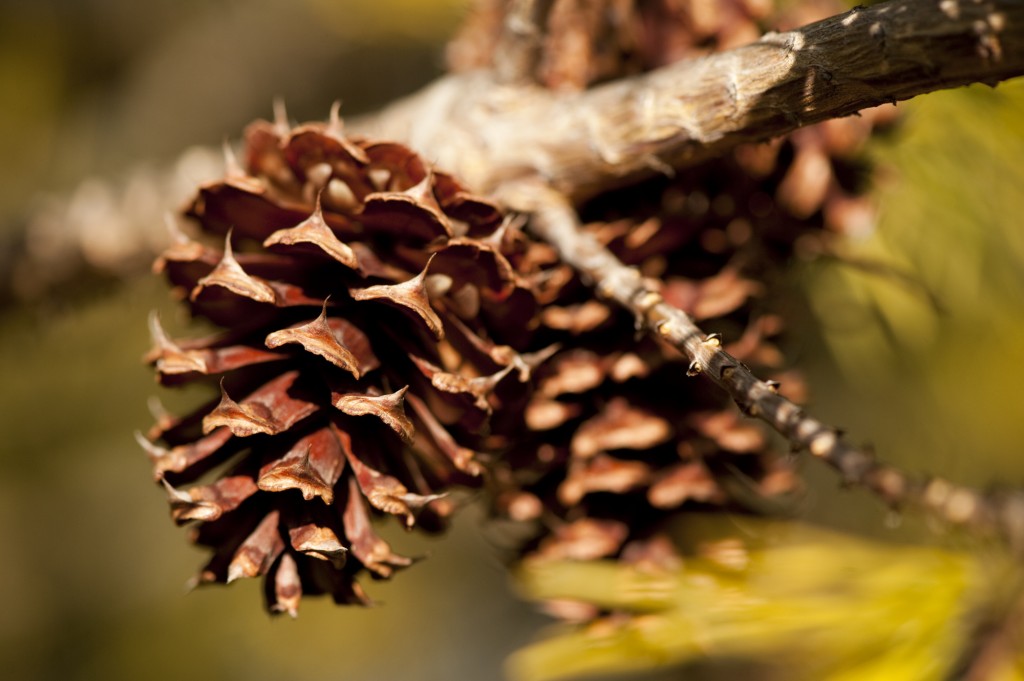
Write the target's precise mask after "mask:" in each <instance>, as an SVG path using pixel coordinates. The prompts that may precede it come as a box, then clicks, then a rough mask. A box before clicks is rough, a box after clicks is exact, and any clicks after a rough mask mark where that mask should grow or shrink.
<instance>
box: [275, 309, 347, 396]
mask: <svg viewBox="0 0 1024 681" xmlns="http://www.w3.org/2000/svg"><path fill="white" fill-rule="evenodd" d="M288 343H296V344H298V345H301V346H302V347H303V348H305V349H306V350H307V351H308V352H311V353H313V354H314V355H319V356H320V357H323V358H324V359H326V360H327V361H328V362H330V363H331V364H333V365H334V366H336V367H338V368H340V369H344V370H345V371H348V372H349V373H351V374H352V375H353V376H354V377H355V378H359V375H360V371H359V360H358V359H357V358H356V356H355V355H354V354H352V352H351V351H350V350H349V349H348V348H347V347H345V346H344V345H343V344H342V342H341V341H340V340H338V338H337V336H336V335H335V334H334V331H333V330H332V329H331V327H330V326H329V325H328V323H327V302H326V301H325V302H324V307H323V310H322V311H321V312H320V316H319V317H317V318H316V319H314V320H313V321H311V322H309V323H308V324H302V325H300V326H294V327H291V328H288V329H281V330H280V331H275V332H273V333H272V334H270V335H269V336H267V339H266V344H267V347H268V348H278V347H281V346H282V345H285V344H288Z"/></svg>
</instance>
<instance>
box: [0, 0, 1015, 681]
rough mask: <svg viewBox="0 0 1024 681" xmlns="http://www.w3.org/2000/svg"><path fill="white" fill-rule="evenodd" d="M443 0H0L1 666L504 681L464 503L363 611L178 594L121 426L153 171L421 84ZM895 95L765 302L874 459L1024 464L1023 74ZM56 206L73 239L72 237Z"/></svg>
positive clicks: (189, 166)
mask: <svg viewBox="0 0 1024 681" xmlns="http://www.w3.org/2000/svg"><path fill="white" fill-rule="evenodd" d="M464 11H465V2H464V1H463V0H431V1H430V2H423V1H422V0H376V1H373V0H293V1H291V2H285V1H284V0H217V1H215V2H209V1H203V2H201V1H200V0H173V1H172V0H149V1H148V2H146V3H138V2H131V1H129V0H35V1H33V2H23V1H19V0H2V1H0V92H3V93H4V97H3V105H2V106H0V280H2V284H0V301H2V307H0V433H2V440H0V547H2V549H0V604H2V606H0V669H2V670H3V675H4V677H5V678H8V679H18V680H20V679H26V680H27V679H57V678H59V679H67V680H73V679H95V678H105V679H122V678H123V679H134V678H141V677H143V676H144V675H145V677H147V678H153V679H163V678H167V679H170V678H182V677H183V676H188V677H190V678H218V679H247V680H248V681H257V680H259V679H277V678H291V679H305V678H309V679H312V678H317V679H322V678H345V679H347V680H349V681H363V680H376V679H383V680H388V679H417V680H423V681H430V680H433V679H437V680H439V681H440V680H441V679H452V678H462V679H480V680H488V679H499V678H501V675H502V671H501V670H502V665H503V660H504V659H505V658H506V657H507V656H508V655H509V654H510V653H511V652H512V651H514V650H516V649H517V648H519V647H521V646H522V645H524V644H526V643H527V642H528V641H530V640H532V639H533V638H534V637H535V636H537V634H538V632H539V631H540V628H541V627H542V626H543V625H544V624H545V622H547V620H546V619H544V618H543V617H541V616H540V615H538V614H536V613H535V612H534V610H533V608H532V607H531V606H530V605H528V604H526V603H524V602H523V601H521V600H519V599H518V598H516V596H515V594H514V592H513V589H512V587H511V586H510V583H509V579H508V577H507V574H506V572H505V570H504V568H503V566H502V564H501V562H500V559H499V556H498V553H497V552H496V551H495V550H494V548H493V547H492V546H491V545H490V544H489V542H488V539H487V538H486V537H485V535H484V534H483V533H482V532H481V525H482V524H483V521H482V518H481V516H480V514H479V513H477V512H475V511H473V510H470V511H467V512H465V513H463V514H462V516H461V518H460V519H459V520H458V521H457V522H456V525H455V529H454V531H453V532H452V533H451V534H450V535H449V536H448V537H446V538H444V540H443V542H442V541H440V540H429V539H423V538H420V537H418V536H413V535H403V534H401V533H398V534H395V533H392V534H391V535H390V536H389V538H390V539H392V540H393V542H394V543H395V545H396V548H397V549H398V550H399V551H401V552H403V553H406V554H421V555H429V556H430V559H429V560H427V561H424V562H423V563H421V564H420V565H418V566H417V567H415V568H414V569H413V570H410V571H409V572H408V573H406V574H403V575H402V576H401V578H399V579H397V580H395V581H394V583H372V584H368V585H367V586H368V589H369V591H370V594H371V595H372V596H373V597H374V598H375V599H377V600H379V601H382V602H383V603H384V604H385V605H384V607H380V608H375V609H372V610H370V611H363V610H354V609H345V608H337V607H334V606H333V605H330V604H329V603H326V602H320V601H316V600H314V599H309V600H307V601H304V603H303V609H302V613H301V616H300V618H299V619H298V620H297V621H295V622H292V621H286V620H284V619H274V620H271V619H270V618H269V617H268V616H266V615H265V614H264V613H263V612H262V610H261V609H260V607H259V604H258V603H259V596H258V593H257V592H258V585H257V584H254V583H253V584H236V585H233V586H232V587H230V588H218V589H205V590H201V591H199V592H197V593H193V594H190V595H188V596H185V595H184V594H185V588H184V584H185V581H186V580H187V579H188V577H189V576H191V575H192V574H193V572H194V570H195V569H196V568H197V567H198V566H199V565H200V564H201V563H202V562H203V556H202V555H201V553H199V552H197V551H195V550H193V549H191V548H189V547H188V546H187V543H186V541H185V537H184V533H183V532H182V531H180V530H179V529H176V528H175V527H173V525H172V524H171V523H170V522H168V519H167V511H166V503H165V500H164V498H163V494H162V493H161V492H159V490H157V489H154V488H152V487H151V486H150V485H149V484H148V481H149V480H150V479H151V478H150V465H149V462H148V461H147V459H146V457H145V456H144V455H143V454H142V452H141V451H140V450H139V449H138V447H137V445H136V444H135V442H134V440H133V438H132V432H133V431H134V430H136V429H140V428H142V429H144V428H146V427H147V426H148V425H149V423H150V416H149V413H148V411H147V407H146V402H147V398H148V397H149V396H150V395H152V394H154V393H155V392H156V386H155V385H154V383H153V380H152V377H151V373H150V372H149V371H148V370H147V369H146V368H145V367H144V366H142V364H141V362H140V357H141V355H142V353H143V352H144V351H145V349H146V348H147V347H148V344H149V340H148V334H147V331H146V324H145V320H146V315H147V313H148V312H149V311H150V310H151V309H154V308H157V309H161V310H162V311H163V312H164V314H165V315H171V316H173V315H176V314H178V312H176V311H175V308H174V306H172V305H170V303H169V302H168V300H167V296H166V290H165V287H164V285H163V283H162V282H160V281H158V280H156V279H155V278H154V277H151V276H149V275H148V273H147V266H148V262H147V261H148V256H147V255H140V256H132V255H131V254H132V253H142V252H144V251H145V248H143V247H140V244H142V245H145V244H146V243H150V242H152V243H156V242H157V241H158V240H159V239H160V238H162V235H163V225H162V224H160V223H159V221H155V222H156V223H155V224H154V221H153V220H151V219H149V217H148V216H151V214H152V210H151V208H152V205H153V204H154V202H157V203H159V202H161V201H165V197H163V196H160V195H159V194H157V195H154V192H160V191H164V192H172V193H173V192H180V197H178V198H180V199H184V197H185V196H187V195H188V193H189V191H191V189H192V188H193V187H194V186H195V185H196V184H197V183H199V182H200V181H202V180H204V179H207V178H210V177H214V176H216V175H217V174H218V173H219V164H220V162H221V161H220V156H219V152H216V151H214V152H211V151H210V149H214V150H216V149H217V148H218V147H219V145H220V144H221V143H222V141H223V140H225V139H237V138H238V136H239V135H240V133H241V130H242V128H243V127H244V125H245V124H246V123H247V122H248V121H250V120H252V119H254V118H257V117H269V116H270V115H271V102H272V100H273V98H275V97H280V98H282V99H283V100H284V101H285V102H286V103H287V106H288V112H289V115H290V116H291V117H292V118H293V119H297V120H311V119H322V118H324V117H325V116H326V114H327V111H328V109H329V107H330V104H331V102H332V101H334V100H336V99H340V100H341V101H342V102H343V105H342V112H343V115H354V114H358V113H360V112H364V111H369V110H372V109H373V108H375V107H377V106H380V105H381V104H383V103H385V102H387V101H389V100H391V99H394V98H396V97H398V96H401V95H402V94H405V93H408V92H411V91H413V90H414V89H416V88H417V87H418V86H419V85H421V84H424V83H426V82H428V81H429V80H430V79H432V78H434V77H436V76H437V75H438V74H439V73H441V71H442V67H443V54H442V51H443V43H444V41H445V39H446V38H447V37H448V36H449V35H450V34H451V32H452V31H453V30H454V27H455V26H456V25H457V24H458V21H459V18H460V16H462V14H463V13H464ZM899 108H900V109H901V110H902V111H904V114H905V116H904V120H903V123H902V124H901V126H900V127H899V129H898V130H897V131H896V132H895V133H894V134H892V135H890V136H888V137H886V138H885V139H884V140H880V141H878V142H875V143H874V144H873V146H872V147H871V151H870V153H871V154H872V156H873V157H874V158H875V160H876V162H877V163H878V164H879V167H880V172H879V173H878V175H877V179H876V187H875V188H874V194H875V196H876V197H877V200H878V205H879V207H880V212H879V215H880V224H879V227H878V229H877V230H876V231H873V232H870V233H865V234H863V235H860V236H858V237H856V238H855V239H853V240H851V241H850V242H848V243H846V244H844V245H843V246H842V248H841V249H840V251H839V252H838V253H837V255H836V257H830V258H820V259H816V260H814V261H808V262H797V263H794V266H793V270H792V276H791V279H790V281H789V283H788V286H789V287H790V288H789V290H787V291H785V292H783V293H784V295H780V299H784V300H787V301H788V303H787V304H788V309H787V314H788V316H789V317H790V319H791V320H792V322H791V324H792V328H793V329H794V333H793V335H792V344H791V347H790V348H789V351H790V354H791V356H792V358H793V359H794V361H795V363H796V364H798V365H799V366H800V367H801V369H803V370H804V372H805V373H806V375H807V379H808V382H809V384H810V387H811V404H812V406H813V408H814V410H815V411H816V413H817V414H818V415H819V416H820V418H822V419H823V420H826V421H831V422H834V423H837V424H838V425H841V426H844V427H845V428H846V429H847V430H848V431H849V433H851V435H852V436H853V438H854V439H855V440H860V441H867V440H870V441H871V442H872V443H873V444H874V445H875V446H876V447H877V449H878V451H879V453H880V454H881V455H882V456H883V457H884V458H885V459H887V460H889V461H890V462H892V463H895V464H898V465H900V466H903V467H906V468H908V469H911V470H921V471H927V472H930V473H934V474H939V475H943V476H945V477H948V478H951V479H954V480H957V481H960V482H963V483H969V484H975V485H982V486H984V485H987V484H989V483H993V482H999V483H1003V484H1008V485H1019V484H1024V455H1022V453H1021V451H1020V443H1021V442H1024V414H1022V412H1024V399H1022V397H1021V395H1022V393H1021V389H1020V386H1021V385H1022V381H1024V224H1022V222H1024V191H1022V188H1024V165H1022V164H1021V163H1020V159H1022V158H1024V84H1022V83H1020V82H1017V83H1009V84H1005V85H1002V86H1000V87H999V88H997V89H994V90H993V89H989V88H982V87H972V88H968V89H962V90H957V91H953V92H945V93H939V94H935V95H931V96H928V97H925V98H922V99H919V100H915V101H914V102H911V103H907V104H901V105H900V107H899ZM189 149H191V151H188V152H187V153H186V150H189ZM131 183H135V184H134V185H132V184H131ZM126 186H132V187H134V190H132V191H127V192H126V191H123V188H124V187H126ZM72 214H73V215H75V216H77V217H76V218H75V219H76V220H78V223H77V224H78V227H80V228H81V229H84V230H85V231H86V232H88V230H93V234H94V236H95V238H94V239H92V240H90V243H91V244H92V246H91V247H90V248H91V249H92V250H87V251H86V252H84V253H80V252H78V251H76V248H77V243H78V242H77V241H75V240H76V239H78V238H79V236H78V234H80V233H81V231H79V232H76V234H75V235H73V236H69V233H70V231H71V230H70V229H69V220H70V218H69V217H68V216H69V215H72ZM143 215H145V216H147V218H146V220H147V222H146V223H145V224H140V222H139V221H138V218H137V217H136V216H143ZM76 229H77V227H76ZM126 254H127V255H126ZM86 264H88V265H90V267H88V268H86V267H84V265H86ZM161 397H162V398H163V399H165V401H166V403H167V404H168V405H169V406H170V407H172V408H174V407H175V406H177V405H179V404H185V403H187V402H188V398H187V397H185V398H183V397H182V396H180V395H174V394H164V395H161ZM176 400H177V401H176ZM805 470H806V473H807V476H808V480H809V484H808V489H809V491H808V494H807V496H806V499H805V500H804V501H803V502H802V506H801V508H800V509H799V511H800V514H801V515H802V516H803V517H805V518H807V519H809V520H811V521H813V522H814V523H816V524H820V525H823V526H826V527H831V528H836V529H840V530H843V531H847V532H851V533H856V534H858V535H862V536H870V537H873V538H875V539H879V540H881V541H884V542H893V543H900V544H918V543H924V544H930V545H938V546H941V547H943V548H946V549H950V550H954V551H958V552H964V553H966V554H968V555H971V554H979V555H980V554H981V553H983V552H984V551H987V550H989V548H990V547H985V546H979V545H978V542H977V540H974V539H972V538H970V537H962V536H950V535H948V534H945V533H943V532H942V531H941V528H938V530H939V531H936V528H931V527H928V526H927V523H924V522H922V521H920V520H919V519H916V518H913V517H906V518H901V517H896V516H892V515H890V514H887V513H886V512H885V511H884V509H882V508H881V506H880V504H878V503H877V502H875V501H874V500H872V499H870V498H867V497H866V496H865V495H863V494H859V493H858V492H856V491H838V490H837V484H836V481H835V478H834V476H833V475H832V473H831V471H827V470H820V469H819V467H817V466H814V465H813V464H812V463H811V464H808V465H807V466H806V469H805ZM651 678H654V677H651ZM657 678H666V679H667V678H680V677H679V675H678V673H676V672H671V673H667V674H666V675H664V676H658V677H657ZM687 678H692V677H687Z"/></svg>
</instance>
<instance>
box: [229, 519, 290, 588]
mask: <svg viewBox="0 0 1024 681" xmlns="http://www.w3.org/2000/svg"><path fill="white" fill-rule="evenodd" d="M279 519H280V514H279V512H278V511H271V512H270V513H268V514H267V515H266V517H265V518H263V520H261V521H260V524H259V525H257V526H256V529H255V530H253V531H252V533H251V534H250V535H249V536H248V537H246V538H245V541H243V542H242V544H241V546H239V547H238V550H236V551H235V554H234V556H233V557H232V558H231V563H230V564H228V575H227V582H228V584H230V583H231V582H233V581H235V580H236V579H241V578H243V577H259V576H261V575H265V574H267V572H268V571H269V570H270V566H271V565H273V563H274V561H275V560H277V557H278V556H280V555H281V552H282V551H284V540H283V539H281V533H280V531H279V530H278V522H279Z"/></svg>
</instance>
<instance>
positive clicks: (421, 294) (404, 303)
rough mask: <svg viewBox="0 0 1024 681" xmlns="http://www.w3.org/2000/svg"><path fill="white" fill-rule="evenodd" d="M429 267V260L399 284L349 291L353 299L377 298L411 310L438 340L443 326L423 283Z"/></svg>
mask: <svg viewBox="0 0 1024 681" xmlns="http://www.w3.org/2000/svg"><path fill="white" fill-rule="evenodd" d="M433 258H434V256H431V260H433ZM429 269H430V260H428V261H427V265H426V267H424V268H423V271H422V272H420V273H419V274H417V275H416V276H415V277H413V278H412V279H410V280H408V281H404V282H402V283H401V284H391V285H385V284H381V285H378V286H370V287H369V288H357V289H351V290H350V291H349V293H350V294H351V295H352V297H353V298H354V299H355V300H379V301H382V302H386V303H389V304H391V305H395V306H397V307H400V308H402V309H405V310H408V311H409V312H412V313H413V314H415V315H416V316H417V317H419V318H420V319H421V320H423V323H424V324H426V325H427V328H428V329H430V332H431V333H433V334H434V336H435V337H436V338H437V339H438V340H441V339H443V338H444V326H443V325H442V323H441V318H440V317H438V316H437V313H436V312H434V308H432V307H431V306H430V296H429V295H427V287H426V285H425V280H426V276H427V270H429Z"/></svg>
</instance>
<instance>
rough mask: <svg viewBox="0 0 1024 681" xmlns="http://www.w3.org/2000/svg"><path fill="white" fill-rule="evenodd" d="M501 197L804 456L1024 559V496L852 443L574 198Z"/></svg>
mask: <svg viewBox="0 0 1024 681" xmlns="http://www.w3.org/2000/svg"><path fill="white" fill-rule="evenodd" d="M500 197H501V198H502V199H503V200H504V201H505V202H506V204H507V205H508V206H510V207H512V208H514V209H516V210H521V211H524V212H528V213H531V214H532V219H531V221H530V230H531V231H532V232H533V233H534V234H536V235H537V236H538V237H540V238H541V239H543V240H545V241H547V242H548V243H550V244H551V245H552V246H553V247H554V248H555V249H556V250H557V251H558V254H559V256H560V258H561V259H562V260H563V261H564V262H566V263H568V264H570V265H572V266H573V267H574V268H576V270H577V271H578V272H579V273H580V274H581V276H582V277H583V278H584V279H585V280H587V281H588V282H589V283H591V284H592V285H593V287H594V289H595V291H596V293H597V294H598V295H599V296H600V297H602V298H605V299H609V300H612V301H614V302H616V303H618V304H619V305H621V306H622V307H624V308H626V309H627V310H629V311H630V312H632V313H633V314H634V315H635V316H636V321H637V325H638V328H640V327H642V328H644V329H645V330H647V331H648V332H649V333H652V334H654V335H656V336H658V337H660V338H662V339H664V340H665V341H667V342H668V343H670V344H671V345H672V346H674V347H675V348H676V349H678V350H679V351H680V352H682V353H683V354H684V355H685V356H686V357H687V358H688V359H689V360H690V369H689V372H688V373H689V374H690V375H698V374H703V375H705V376H707V377H708V378H710V379H711V380H712V381H713V382H714V383H715V384H717V385H718V386H719V387H721V388H722V389H724V390H725V391H726V392H727V393H729V395H730V396H731V397H732V399H733V400H734V401H735V402H736V404H737V405H738V406H739V407H740V409H741V410H742V411H743V412H744V413H746V414H747V415H749V416H753V417H756V418H758V419H760V420H762V421H764V422H765V423H767V424H768V425H769V426H771V427H772V428H773V429H774V430H775V431H777V432H778V433H780V434H781V435H782V436H784V437H785V438H787V439H788V440H789V441H790V442H791V443H792V445H793V447H794V449H804V450H807V451H809V452H810V453H811V454H812V455H813V456H814V457H816V458H819V459H821V460H822V461H824V462H826V463H827V464H828V465H830V466H831V467H832V468H834V469H835V470H837V471H838V472H839V473H840V475H841V476H842V478H843V481H844V482H845V483H847V484H850V485H859V486H861V487H864V488H866V489H868V490H870V491H871V492H872V493H873V494H874V495H876V496H877V497H879V498H880V499H882V500H883V501H884V502H885V503H887V504H888V505H889V506H891V507H894V508H897V507H918V508H920V509H922V510H923V511H924V512H925V513H926V514H928V515H929V516H931V517H934V518H937V519H939V520H941V521H943V522H946V523H949V524H951V525H955V526H960V527H964V528H968V529H970V530H972V531H973V532H975V533H977V534H979V535H986V534H988V535H996V536H998V537H1000V538H1001V539H1003V540H1005V541H1006V542H1007V543H1008V545H1009V546H1010V547H1011V549H1012V550H1014V551H1015V552H1024V493H1022V492H1020V491H1014V492H1005V493H1001V494H995V493H991V494H988V493H983V492H981V491H979V490H975V489H971V488H968V487H963V486H959V485H956V484H953V483H951V482H949V481H947V480H943V479H941V478H922V477H915V476H913V475H910V474H908V473H906V472H904V471H901V470H899V469H898V468H895V467H893V466H890V465H887V464H884V463H882V462H880V461H878V460H877V459H876V458H875V456H874V454H873V453H872V452H871V451H869V450H868V449H865V448H862V447H856V446H854V445H851V444H850V443H848V442H847V441H845V440H844V439H843V437H842V434H841V432H840V431H839V429H837V428H835V427H833V426H830V425H827V424H824V423H822V422H820V421H818V420H817V419H815V418H813V417H812V416H810V415H808V414H807V413H806V412H805V411H804V410H803V409H802V408H800V407H799V406H797V405H796V404H794V403H792V402H790V401H789V400H788V399H786V398H785V397H783V396H782V395H780V394H779V392H778V384H777V383H774V382H772V381H762V380H760V379H759V378H757V377H756V376H755V375H754V374H753V373H752V372H751V371H750V369H749V368H748V367H747V366H746V365H744V364H743V363H742V362H740V361H739V360H738V359H736V358H735V357H733V356H732V355H730V354H729V353H728V352H726V351H725V350H723V349H722V343H721V339H720V338H719V337H718V336H717V335H714V334H711V335H708V334H706V333H705V332H704V331H702V330H701V329H700V328H699V327H698V326H697V325H696V324H695V323H694V321H693V320H692V319H691V318H690V317H689V316H688V315H687V314H686V313H684V312H683V311H682V310H680V309H678V308H676V307H673V306H672V305H669V304H668V303H666V302H665V300H664V299H663V298H662V297H661V294H660V293H659V287H658V285H657V282H652V281H650V280H645V279H644V278H643V276H642V275H641V274H640V272H639V270H637V269H636V268H633V267H628V266H626V265H624V264H623V263H622V262H621V261H619V259H618V258H616V257H615V255H613V254H612V253H611V251H609V250H608V249H606V248H605V247H604V246H602V245H601V244H600V243H599V242H598V241H597V240H596V239H594V238H593V237H592V236H591V235H589V234H587V233H585V232H583V231H582V230H581V228H580V223H579V218H578V216H577V214H576V211H575V209H574V207H573V206H572V203H571V202H570V200H569V199H568V198H567V197H565V196H564V195H561V194H559V193H558V192H556V191H554V190H552V189H550V188H548V187H546V186H544V185H542V184H539V183H532V182H523V183H518V184H512V185H509V186H507V187H505V188H504V189H503V190H502V192H501V193H500Z"/></svg>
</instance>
